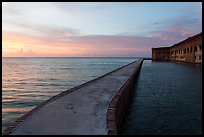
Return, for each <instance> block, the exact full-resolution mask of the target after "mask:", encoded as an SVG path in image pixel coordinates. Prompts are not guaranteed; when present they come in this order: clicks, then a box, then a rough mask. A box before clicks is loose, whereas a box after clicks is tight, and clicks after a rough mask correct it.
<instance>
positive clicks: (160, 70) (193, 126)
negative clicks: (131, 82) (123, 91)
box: [120, 61, 202, 135]
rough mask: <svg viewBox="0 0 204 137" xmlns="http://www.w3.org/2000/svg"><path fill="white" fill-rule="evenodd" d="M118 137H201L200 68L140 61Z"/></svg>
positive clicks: (198, 66) (197, 66)
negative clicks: (123, 136) (146, 136)
mask: <svg viewBox="0 0 204 137" xmlns="http://www.w3.org/2000/svg"><path fill="white" fill-rule="evenodd" d="M120 134H122V135H141V134H142V135H158V134H159V135H161V134H162V135H176V134H177V135H201V134H202V66H201V65H193V64H191V65H190V64H181V63H171V62H152V61H144V62H143V65H142V68H141V72H140V75H139V77H138V81H137V83H136V86H135V91H134V95H133V98H132V101H131V103H130V106H129V108H128V110H127V115H126V117H125V119H124V123H123V125H122V127H121V133H120Z"/></svg>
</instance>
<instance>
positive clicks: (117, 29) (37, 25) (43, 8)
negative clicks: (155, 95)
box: [2, 2, 202, 57]
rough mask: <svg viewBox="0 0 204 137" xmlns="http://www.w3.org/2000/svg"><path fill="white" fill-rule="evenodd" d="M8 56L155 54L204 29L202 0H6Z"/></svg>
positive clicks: (4, 29)
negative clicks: (120, 0)
mask: <svg viewBox="0 0 204 137" xmlns="http://www.w3.org/2000/svg"><path fill="white" fill-rule="evenodd" d="M2 20H3V21H2V23H3V24H2V35H3V36H2V39H3V41H2V55H3V57H118V56H121V57H139V56H142V57H150V56H151V48H152V47H161V46H171V45H172V44H174V43H176V42H179V41H181V40H184V39H186V38H187V37H189V36H192V35H195V34H197V33H200V32H201V31H202V3H201V2H174V3H173V2H171V3H168V2H164V3H161V2H153V3H151V2H145V3H143V2H127V3H126V2H102V3H101V2H96V3H93V2H91V3H88V2H84V3H83V2H77V3H73V2H56V3H55V2H54V3H53V2H45V3H43V2H39V3H38V2H27V3H26V2H25V3H23V2H18V3H15V2H12V3H9V2H3V3H2Z"/></svg>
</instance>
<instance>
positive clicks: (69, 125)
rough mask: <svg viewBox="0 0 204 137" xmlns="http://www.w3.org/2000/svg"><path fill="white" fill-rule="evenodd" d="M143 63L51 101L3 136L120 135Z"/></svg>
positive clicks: (67, 92)
mask: <svg viewBox="0 0 204 137" xmlns="http://www.w3.org/2000/svg"><path fill="white" fill-rule="evenodd" d="M142 62H143V60H137V61H134V62H132V63H130V64H128V65H125V66H123V67H121V68H119V69H116V70H114V71H112V72H110V73H107V74H105V75H103V76H101V77H98V78H96V79H94V80H91V81H89V82H87V83H84V84H82V85H80V86H77V87H74V88H72V89H69V90H67V91H64V92H62V93H61V94H59V95H56V96H54V97H52V98H50V99H49V100H47V101H45V102H43V103H42V104H41V105H39V106H37V107H36V108H34V109H33V110H31V111H30V112H28V113H26V114H25V115H24V116H22V117H21V118H19V119H18V120H17V121H15V122H14V124H13V125H12V126H10V127H9V128H7V129H6V130H5V131H4V132H3V134H4V135H6V134H11V135H26V134H27V135H46V134H47V135H54V134H58V135H80V134H81V135H107V134H117V127H118V124H120V123H119V122H120V120H119V119H120V118H121V116H122V113H123V111H124V107H125V104H126V102H127V100H128V98H129V95H130V94H129V93H128V92H130V89H131V87H132V85H133V82H134V81H135V78H136V77H137V75H138V73H139V70H140V68H141V65H142ZM127 93H128V94H127ZM123 96H124V97H123ZM124 99H125V100H124ZM118 102H119V103H118ZM121 104H122V105H121ZM118 114H121V115H118Z"/></svg>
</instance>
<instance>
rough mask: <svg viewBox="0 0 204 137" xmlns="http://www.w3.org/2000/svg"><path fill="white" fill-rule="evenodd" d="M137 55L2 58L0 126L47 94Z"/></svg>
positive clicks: (98, 73)
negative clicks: (0, 117) (129, 56)
mask: <svg viewBox="0 0 204 137" xmlns="http://www.w3.org/2000/svg"><path fill="white" fill-rule="evenodd" d="M136 59H137V58H3V59H2V84H3V85H2V130H4V129H5V128H6V127H7V126H9V125H10V124H11V123H12V122H13V121H14V120H16V119H17V118H19V117H20V116H22V115H23V114H25V113H26V112H28V111H29V110H31V109H32V108H34V107H35V106H37V105H39V104H40V103H41V102H43V101H45V100H47V99H49V98H50V97H52V96H54V95H56V94H59V93H60V92H62V91H65V90H67V89H69V88H72V87H74V86H77V85H80V84H82V83H84V82H87V81H89V80H92V79H94V78H96V77H98V76H101V75H103V74H105V73H108V72H110V71H112V70H114V69H116V68H118V67H121V66H123V65H125V64H128V63H130V62H132V61H134V60H136Z"/></svg>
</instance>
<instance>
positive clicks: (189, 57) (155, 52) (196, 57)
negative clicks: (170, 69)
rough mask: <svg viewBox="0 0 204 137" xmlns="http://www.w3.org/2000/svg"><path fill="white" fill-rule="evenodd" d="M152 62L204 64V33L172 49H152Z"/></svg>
mask: <svg viewBox="0 0 204 137" xmlns="http://www.w3.org/2000/svg"><path fill="white" fill-rule="evenodd" d="M152 60H167V61H180V62H189V63H199V64H202V32H201V33H199V34H196V35H194V36H192V37H188V38H187V39H185V40H183V41H181V42H179V43H176V44H174V45H172V46H170V47H159V48H152Z"/></svg>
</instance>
